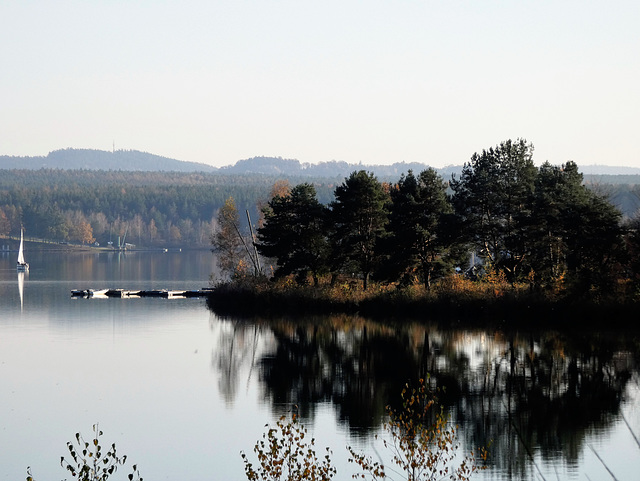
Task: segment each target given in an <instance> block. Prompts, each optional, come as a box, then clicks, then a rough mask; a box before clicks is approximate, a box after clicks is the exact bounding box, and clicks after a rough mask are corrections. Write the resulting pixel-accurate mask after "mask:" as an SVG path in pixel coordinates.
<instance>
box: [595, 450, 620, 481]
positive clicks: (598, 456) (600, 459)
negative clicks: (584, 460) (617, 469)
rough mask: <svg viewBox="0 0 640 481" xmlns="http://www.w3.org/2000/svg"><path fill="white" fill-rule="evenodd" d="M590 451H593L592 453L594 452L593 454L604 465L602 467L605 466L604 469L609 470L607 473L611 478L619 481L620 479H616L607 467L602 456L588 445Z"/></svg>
mask: <svg viewBox="0 0 640 481" xmlns="http://www.w3.org/2000/svg"><path fill="white" fill-rule="evenodd" d="M588 446H589V449H591V451H593V454H595V455H596V458H598V460H599V461H600V462H601V463H602V465H603V466H604V469H606V470H607V472H608V473H609V474H610V475H611V477H612V478H613V479H614V480H615V481H618V478H616V476H615V474H613V472H612V471H611V470H610V469H609V466H607V465H606V464H605V462H604V461H603V460H602V458H601V457H600V455H599V454H598V453H597V452H596V450H595V449H593V446H591V445H590V444H589V445H588Z"/></svg>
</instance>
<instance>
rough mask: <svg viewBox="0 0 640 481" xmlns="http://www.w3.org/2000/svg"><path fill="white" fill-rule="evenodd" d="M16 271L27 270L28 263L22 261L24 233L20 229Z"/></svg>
mask: <svg viewBox="0 0 640 481" xmlns="http://www.w3.org/2000/svg"><path fill="white" fill-rule="evenodd" d="M17 269H18V272H29V264H27V263H26V262H25V261H24V235H23V231H22V229H20V249H18V264H17Z"/></svg>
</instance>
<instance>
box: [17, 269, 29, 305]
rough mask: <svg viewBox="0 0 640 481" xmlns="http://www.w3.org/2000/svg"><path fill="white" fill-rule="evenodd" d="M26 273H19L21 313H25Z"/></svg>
mask: <svg viewBox="0 0 640 481" xmlns="http://www.w3.org/2000/svg"><path fill="white" fill-rule="evenodd" d="M25 275H28V274H27V273H26V272H20V271H19V272H18V294H19V296H20V312H23V311H24V277H25Z"/></svg>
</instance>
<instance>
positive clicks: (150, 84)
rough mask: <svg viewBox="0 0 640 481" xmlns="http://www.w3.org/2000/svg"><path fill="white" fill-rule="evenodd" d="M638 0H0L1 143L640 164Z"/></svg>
mask: <svg viewBox="0 0 640 481" xmlns="http://www.w3.org/2000/svg"><path fill="white" fill-rule="evenodd" d="M639 115H640V2H638V1H637V0H633V1H618V0H614V1H608V2H604V1H588V0H587V1H585V0H582V1H562V0H555V1H546V0H536V1H523V0H512V1H507V0H503V1H488V0H484V1H480V0H477V1H455V0H440V1H404V0H395V1H375V0H367V1H352V0H340V1H332V0H322V1H315V2H306V1H303V0H295V1H269V0H256V1H254V0H246V1H242V0H234V1H216V0H202V1H200V0H179V1H162V0H153V1H142V0H138V1H137V0H108V1H107V0H102V1H98V0H83V1H56V0H46V1H45V0H19V1H14V0H3V1H2V2H1V3H0V155H3V154H4V155H46V154H47V153H48V152H49V151H51V150H56V149H60V148H66V147H74V148H94V149H103V150H111V149H112V147H113V145H114V143H115V148H116V149H135V150H142V151H147V152H151V153H154V154H158V155H163V156H166V157H172V158H176V159H179V160H189V161H196V162H204V163H208V164H212V165H217V166H222V165H229V164H233V163H235V162H236V161H237V160H239V159H244V158H248V157H253V156H258V155H266V156H281V157H285V158H296V159H298V160H300V161H302V162H319V161H328V160H345V161H347V162H360V161H361V162H363V163H364V164H389V163H393V162H401V161H407V162H412V161H417V162H425V163H428V164H430V165H433V166H436V167H440V166H444V165H447V164H461V163H463V162H465V161H467V160H468V159H469V157H470V156H471V155H472V154H473V153H474V152H476V151H481V150H482V149H483V148H488V147H491V146H494V145H496V144H498V143H499V142H501V141H502V140H506V139H509V138H511V139H516V138H518V137H523V138H526V139H527V140H529V141H531V142H533V144H534V145H535V147H536V151H535V155H534V159H535V160H536V163H538V164H539V163H541V162H543V161H545V160H549V161H550V162H552V163H555V164H558V163H562V162H565V161H567V160H575V161H576V162H577V163H578V164H579V165H589V164H594V163H601V164H609V165H627V166H638V167H640V118H639Z"/></svg>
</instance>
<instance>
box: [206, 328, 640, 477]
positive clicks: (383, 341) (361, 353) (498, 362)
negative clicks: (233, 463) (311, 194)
mask: <svg viewBox="0 0 640 481" xmlns="http://www.w3.org/2000/svg"><path fill="white" fill-rule="evenodd" d="M213 322H217V323H220V322H221V323H222V324H223V326H224V332H225V335H224V336H222V337H221V342H223V343H224V346H222V347H223V348H221V349H219V350H218V351H216V353H215V354H214V359H215V361H214V362H216V365H217V367H218V368H219V370H220V373H221V377H222V379H221V385H220V389H221V392H223V393H225V396H229V400H232V399H233V396H234V393H235V390H236V389H237V388H238V384H239V383H240V382H243V381H242V380H240V379H235V378H234V373H237V372H239V369H238V366H239V365H240V364H242V363H248V364H250V365H251V366H252V367H253V369H251V371H250V372H251V373H254V371H255V372H256V373H258V375H259V381H260V386H261V389H262V390H263V395H264V398H265V400H268V401H269V402H270V403H271V405H272V406H273V407H274V409H275V410H277V407H278V406H280V405H283V404H285V405H291V404H297V405H298V406H299V407H300V412H301V414H302V415H303V416H304V417H307V418H311V419H312V418H313V416H314V410H315V409H316V407H317V406H318V404H319V403H326V402H330V403H332V404H333V405H334V407H335V410H336V412H337V413H338V416H339V419H340V421H341V423H343V424H344V425H346V426H348V427H349V429H350V430H351V431H352V432H358V433H360V435H362V433H363V432H364V433H365V435H366V433H367V432H368V433H369V435H372V434H373V433H375V432H378V430H379V428H380V426H381V424H382V423H383V422H384V412H385V410H384V407H385V406H386V405H388V404H392V405H393V404H394V403H397V402H398V400H399V393H400V391H401V389H402V387H403V385H404V384H405V382H407V381H408V380H415V379H417V378H418V377H423V376H425V375H426V374H427V373H429V374H430V376H431V380H432V382H433V383H434V384H436V385H437V386H439V387H442V388H444V394H443V395H442V396H441V401H442V402H443V403H444V404H445V406H446V407H447V409H449V411H450V413H451V414H452V416H453V418H454V419H455V421H456V422H457V423H459V424H460V425H462V426H463V430H462V432H463V435H464V436H465V438H466V439H465V441H466V443H467V445H469V446H479V445H487V444H488V443H489V442H491V449H490V451H491V453H492V456H491V462H492V463H493V466H494V468H495V469H497V470H498V471H499V472H500V473H501V474H503V475H505V476H506V477H508V478H510V479H521V478H525V477H527V476H530V475H531V474H532V471H533V470H535V469H537V467H538V464H537V463H540V461H542V462H546V461H549V462H551V463H552V464H554V465H558V464H560V465H562V466H564V468H565V469H566V470H569V471H571V470H572V469H573V468H575V467H577V466H578V465H579V463H580V459H581V456H583V455H584V451H585V447H586V444H585V443H587V439H588V436H590V435H592V434H593V433H594V432H598V433H603V432H606V431H608V430H610V429H611V428H612V426H613V425H614V424H615V423H616V422H617V421H618V420H619V419H620V416H621V409H622V406H623V403H624V401H625V394H626V393H627V392H628V390H627V387H628V386H629V384H630V383H631V387H633V389H637V386H638V353H639V352H640V350H639V349H638V344H637V341H636V340H635V338H634V336H629V335H625V334H616V333H612V334H603V333H590V332H573V333H559V332H517V331H513V332H507V331H495V332H490V331H486V330H456V329H442V328H440V327H438V326H435V325H426V324H413V323H407V324H389V325H384V324H378V323H374V322H370V321H366V320H364V319H361V318H357V317H350V316H336V317H331V318H322V319H309V320H305V321H304V322H293V321H286V320H277V321H267V320H260V319H258V320H255V321H252V322H247V321H240V320H236V321H232V320H227V321H220V320H218V319H217V318H216V320H215V321H213ZM259 333H262V335H263V336H264V335H265V334H267V333H268V336H267V337H268V339H269V340H268V342H267V343H266V347H265V348H263V349H258V347H257V346H258V338H259ZM263 339H264V337H263ZM534 459H538V461H537V462H536V461H534Z"/></svg>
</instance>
